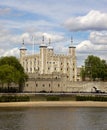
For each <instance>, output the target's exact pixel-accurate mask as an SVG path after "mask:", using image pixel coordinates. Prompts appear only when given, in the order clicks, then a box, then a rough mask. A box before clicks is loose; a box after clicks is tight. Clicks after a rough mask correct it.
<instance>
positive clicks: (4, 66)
mask: <svg viewBox="0 0 107 130" xmlns="http://www.w3.org/2000/svg"><path fill="white" fill-rule="evenodd" d="M27 77H28V76H27V75H26V74H25V73H24V69H23V67H22V66H21V64H20V62H19V61H18V59H17V58H16V57H13V56H10V57H1V58H0V83H1V84H2V86H3V84H7V86H8V87H10V85H11V83H15V84H19V91H22V89H23V84H24V83H25V81H26V80H27Z"/></svg>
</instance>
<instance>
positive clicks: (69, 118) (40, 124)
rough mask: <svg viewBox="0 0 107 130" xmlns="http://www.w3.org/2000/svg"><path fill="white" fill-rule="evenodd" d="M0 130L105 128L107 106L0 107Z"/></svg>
mask: <svg viewBox="0 0 107 130" xmlns="http://www.w3.org/2000/svg"><path fill="white" fill-rule="evenodd" d="M0 130H107V108H89V107H87V108H82V107H73V108H71V107H53V108H52V107H51V108H48V107H45V108H43V107H42V108H0Z"/></svg>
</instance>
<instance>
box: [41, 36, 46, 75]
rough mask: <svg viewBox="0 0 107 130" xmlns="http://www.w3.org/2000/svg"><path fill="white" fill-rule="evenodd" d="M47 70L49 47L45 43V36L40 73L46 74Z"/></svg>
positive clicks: (42, 45)
mask: <svg viewBox="0 0 107 130" xmlns="http://www.w3.org/2000/svg"><path fill="white" fill-rule="evenodd" d="M46 68H47V46H46V44H45V43H44V36H43V37H42V44H41V45H40V73H41V74H45V73H46Z"/></svg>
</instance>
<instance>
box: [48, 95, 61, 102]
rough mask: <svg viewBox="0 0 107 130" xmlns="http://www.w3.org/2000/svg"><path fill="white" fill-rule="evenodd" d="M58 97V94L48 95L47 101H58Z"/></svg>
mask: <svg viewBox="0 0 107 130" xmlns="http://www.w3.org/2000/svg"><path fill="white" fill-rule="evenodd" d="M59 100H60V98H59V97H58V96H48V97H47V101H59Z"/></svg>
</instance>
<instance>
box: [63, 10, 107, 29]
mask: <svg viewBox="0 0 107 130" xmlns="http://www.w3.org/2000/svg"><path fill="white" fill-rule="evenodd" d="M64 27H65V28H67V29H68V30H70V31H87V30H99V31H101V30H107V13H101V12H100V11H95V10H92V11H90V12H89V13H88V14H87V15H85V16H79V17H74V18H71V19H68V20H67V21H66V22H65V23H64Z"/></svg>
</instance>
